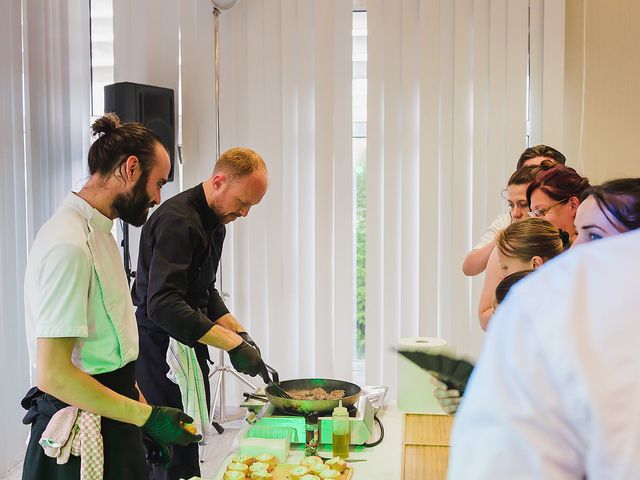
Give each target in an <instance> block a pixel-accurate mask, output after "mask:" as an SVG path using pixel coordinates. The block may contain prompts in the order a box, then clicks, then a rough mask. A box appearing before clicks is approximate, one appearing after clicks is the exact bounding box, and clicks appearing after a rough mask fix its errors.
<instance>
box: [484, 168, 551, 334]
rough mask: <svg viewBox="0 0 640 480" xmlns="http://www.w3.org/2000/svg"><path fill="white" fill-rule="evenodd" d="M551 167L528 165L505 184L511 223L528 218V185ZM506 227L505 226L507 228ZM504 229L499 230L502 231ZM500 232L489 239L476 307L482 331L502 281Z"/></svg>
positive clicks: (491, 311)
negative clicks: (498, 239)
mask: <svg viewBox="0 0 640 480" xmlns="http://www.w3.org/2000/svg"><path fill="white" fill-rule="evenodd" d="M545 165H546V166H547V167H551V166H553V165H554V163H552V162H550V161H549V160H544V161H543V162H542V163H541V164H540V165H529V166H525V167H523V168H521V169H519V170H516V171H515V172H514V173H513V174H512V175H511V178H509V181H508V182H507V189H506V198H507V204H508V206H509V216H510V219H511V223H513V222H519V221H520V220H524V219H526V218H529V216H528V212H529V204H528V203H527V188H528V187H529V184H530V183H531V182H532V181H533V180H534V179H535V178H536V176H537V175H538V174H539V173H540V172H541V171H542V169H543V166H545ZM507 226H508V225H505V227H507ZM503 229H504V227H503V228H502V229H501V230H503ZM499 231H500V230H498V231H496V232H494V234H493V238H492V239H491V243H490V249H489V253H487V255H488V256H489V260H488V261H487V267H486V270H487V272H486V274H485V277H484V284H483V286H482V293H481V295H480V303H479V305H478V317H479V319H480V325H481V326H482V328H483V329H484V328H485V327H486V324H487V323H488V322H489V319H490V318H491V315H492V314H493V308H492V305H491V298H492V296H493V292H494V291H495V289H496V285H498V283H500V280H502V275H501V274H500V265H499V263H498V254H497V252H496V251H495V248H494V247H495V236H496V235H497V234H498V232H499Z"/></svg>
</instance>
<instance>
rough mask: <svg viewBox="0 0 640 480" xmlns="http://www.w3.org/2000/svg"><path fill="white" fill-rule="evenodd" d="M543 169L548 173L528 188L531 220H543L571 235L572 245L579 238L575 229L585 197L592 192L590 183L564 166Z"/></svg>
mask: <svg viewBox="0 0 640 480" xmlns="http://www.w3.org/2000/svg"><path fill="white" fill-rule="evenodd" d="M542 168H543V170H545V171H544V172H542V173H540V175H538V177H537V178H536V179H535V180H534V181H533V182H531V185H529V187H528V188H527V202H528V203H529V208H530V209H531V211H530V212H529V216H531V217H534V218H544V219H545V220H548V221H549V222H551V223H553V224H554V225H555V226H556V227H558V228H559V229H561V230H564V231H565V232H568V233H569V237H570V241H571V242H572V243H573V241H574V240H575V238H576V237H577V231H576V228H575V226H574V224H575V218H576V213H577V211H578V206H579V205H580V199H581V198H582V194H583V193H584V191H585V190H586V189H587V188H589V180H588V179H587V178H586V177H582V176H581V175H580V174H578V172H576V171H575V170H574V169H573V168H571V167H567V166H564V165H553V166H550V167H546V166H542Z"/></svg>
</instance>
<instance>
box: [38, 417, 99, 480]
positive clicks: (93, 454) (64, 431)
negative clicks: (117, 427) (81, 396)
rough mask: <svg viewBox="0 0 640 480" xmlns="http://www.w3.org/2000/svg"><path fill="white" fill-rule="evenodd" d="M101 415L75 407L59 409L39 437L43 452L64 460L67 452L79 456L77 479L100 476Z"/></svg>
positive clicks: (95, 478)
mask: <svg viewBox="0 0 640 480" xmlns="http://www.w3.org/2000/svg"><path fill="white" fill-rule="evenodd" d="M100 424H101V419H100V415H95V414H93V413H89V412H85V411H83V410H80V409H78V408H76V407H66V408H63V409H61V410H58V411H57V412H56V414H55V415H54V416H53V417H51V420H50V421H49V424H48V425H47V428H46V429H45V431H44V433H43V434H42V437H41V438H40V442H39V443H40V446H42V448H43V449H44V453H45V454H46V455H47V456H49V457H52V458H55V459H56V462H57V463H58V464H60V465H61V464H64V463H67V461H68V460H69V456H70V455H75V456H76V457H80V480H102V477H103V469H104V466H103V465H104V447H103V443H102V435H101V433H100Z"/></svg>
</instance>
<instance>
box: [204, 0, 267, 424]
mask: <svg viewBox="0 0 640 480" xmlns="http://www.w3.org/2000/svg"><path fill="white" fill-rule="evenodd" d="M227 3H228V4H229V5H228V6H227V7H226V8H230V7H231V6H233V4H234V3H235V2H227ZM213 5H214V8H213V32H214V35H213V37H214V38H213V42H214V43H213V47H214V61H215V99H216V112H215V113H216V159H218V158H220V49H219V32H220V13H221V11H220V9H219V8H218V6H217V5H218V4H217V3H216V0H213ZM222 8H225V7H222ZM219 272H220V287H221V288H220V291H221V293H222V263H220V269H219ZM222 296H223V297H228V295H227V294H225V293H222ZM227 373H230V374H231V375H233V376H234V377H236V378H237V379H238V380H240V381H241V382H243V383H244V384H246V385H247V386H249V387H250V388H251V391H253V390H255V389H256V387H255V385H253V384H252V383H251V382H249V381H248V380H246V379H244V378H242V377H241V376H240V374H239V373H238V372H236V371H235V370H233V369H232V368H231V367H228V366H226V365H225V358H224V350H220V356H219V361H218V364H217V365H216V367H215V368H214V369H213V371H212V372H211V373H210V374H209V379H211V378H212V377H213V376H214V375H215V374H218V380H217V382H216V386H215V389H214V391H213V392H212V395H211V400H212V401H211V418H212V420H213V421H212V422H211V424H212V425H213V427H214V428H215V429H216V431H217V432H218V433H222V432H223V431H224V428H223V427H222V426H221V425H220V423H224V422H226V421H227V420H228V419H227V418H226V416H225V414H224V391H225V388H224V376H225V374H227ZM216 406H218V408H219V409H220V415H218V416H217V417H216V416H215V414H216Z"/></svg>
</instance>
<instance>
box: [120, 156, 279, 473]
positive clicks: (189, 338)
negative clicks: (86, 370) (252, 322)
mask: <svg viewBox="0 0 640 480" xmlns="http://www.w3.org/2000/svg"><path fill="white" fill-rule="evenodd" d="M267 186H268V173H267V168H266V165H265V163H264V161H263V159H262V158H261V157H260V155H258V154H257V153H256V152H254V151H253V150H249V149H246V148H233V149H231V150H228V151H226V152H224V153H223V154H222V155H221V156H220V158H219V159H218V161H217V162H216V165H215V168H214V171H213V174H212V176H211V177H210V178H209V179H208V180H206V181H204V182H203V183H201V184H200V185H197V186H196V187H194V188H191V189H189V190H186V191H184V192H182V193H180V194H178V195H176V196H174V197H173V198H170V199H169V200H167V201H165V202H164V203H163V204H162V205H160V207H158V209H157V211H156V212H154V214H153V215H152V216H151V218H150V219H149V221H148V222H147V223H146V224H145V226H144V228H143V229H142V236H141V238H140V250H139V256H138V268H137V271H136V280H135V283H134V285H133V289H132V296H133V303H134V304H135V305H136V306H137V310H136V318H137V320H138V329H139V333H140V356H139V358H138V364H137V368H136V369H137V380H138V385H139V387H140V390H141V391H142V393H143V395H144V396H145V397H146V399H147V400H148V401H149V402H150V403H154V404H157V403H160V404H162V405H169V406H175V407H178V408H182V401H181V395H180V389H179V388H178V386H177V385H176V384H174V383H172V382H171V381H170V380H169V379H168V378H167V372H168V371H169V366H168V365H167V362H166V354H167V348H168V346H169V336H171V337H173V338H175V339H176V340H178V341H179V342H181V343H183V344H185V345H187V346H189V347H193V348H194V350H195V353H196V357H197V359H198V364H199V365H200V368H201V370H202V376H203V379H204V380H205V381H204V385H205V391H206V396H207V404H208V405H209V404H210V391H209V382H208V375H209V367H208V365H207V359H208V347H207V346H208V345H212V346H214V347H217V348H222V349H223V350H226V351H227V352H228V353H229V357H230V359H231V363H232V365H233V366H234V368H235V369H236V370H238V371H239V372H241V373H245V374H247V375H251V376H255V375H257V374H260V375H262V376H263V378H264V379H265V381H268V376H267V374H266V370H265V367H264V362H263V361H262V359H261V357H260V350H259V349H258V347H257V345H256V344H255V342H254V341H253V340H252V339H251V337H250V336H249V335H248V334H247V332H246V330H245V329H244V327H243V326H242V325H241V324H240V323H239V322H238V321H237V320H236V319H235V318H234V316H233V315H232V314H231V313H229V310H228V309H227V307H226V306H225V304H224V302H223V301H222V298H221V296H220V294H219V292H218V291H217V290H216V288H215V277H216V271H217V269H218V264H219V262H220V256H221V254H222V245H223V242H224V237H225V231H226V230H225V225H226V224H227V223H230V222H232V221H234V220H235V219H237V218H238V217H246V216H247V214H248V213H249V210H250V208H251V207H252V206H253V205H256V204H257V203H259V202H260V200H262V197H263V196H264V194H265V192H266V191H267ZM154 475H155V478H156V479H157V480H160V479H163V480H164V479H171V480H173V479H179V478H191V477H192V476H199V475H200V466H199V459H198V446H197V445H195V444H193V445H189V446H187V447H175V448H174V453H173V460H172V463H171V465H170V467H169V470H168V471H162V470H160V469H158V468H156V469H155V471H154Z"/></svg>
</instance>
